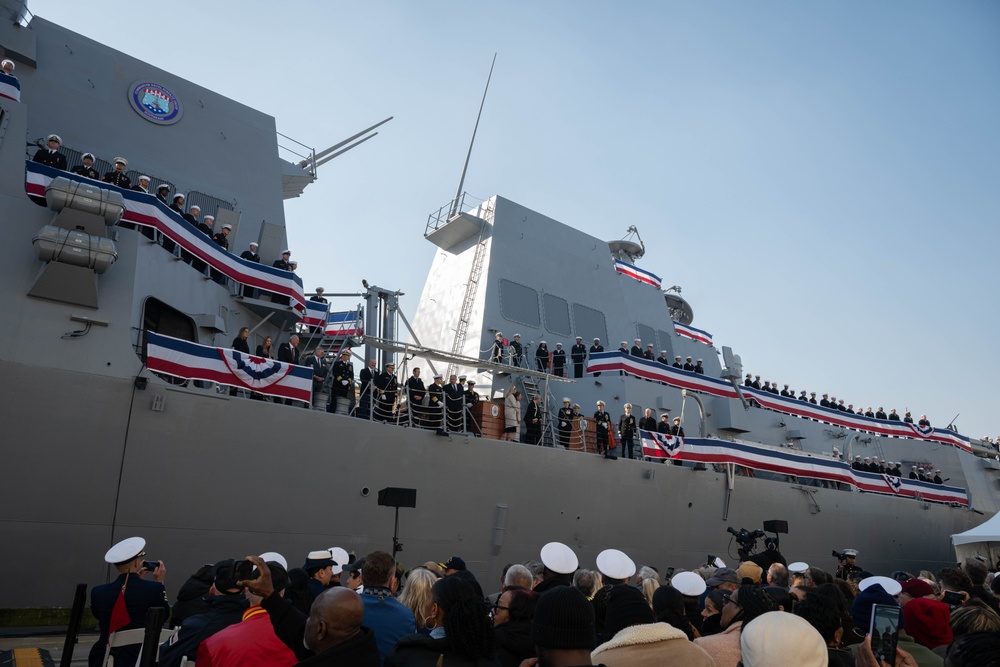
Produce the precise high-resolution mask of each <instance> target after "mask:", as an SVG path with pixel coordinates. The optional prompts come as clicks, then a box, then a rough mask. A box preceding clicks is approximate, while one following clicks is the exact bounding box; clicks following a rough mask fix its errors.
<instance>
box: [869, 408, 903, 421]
mask: <svg viewBox="0 0 1000 667" xmlns="http://www.w3.org/2000/svg"><path fill="white" fill-rule="evenodd" d="M868 416H871V415H868ZM874 417H875V419H889V415H887V414H885V408H883V407H882V406H879V409H878V410H877V411H876V412H875V415H874ZM896 419H899V417H896Z"/></svg>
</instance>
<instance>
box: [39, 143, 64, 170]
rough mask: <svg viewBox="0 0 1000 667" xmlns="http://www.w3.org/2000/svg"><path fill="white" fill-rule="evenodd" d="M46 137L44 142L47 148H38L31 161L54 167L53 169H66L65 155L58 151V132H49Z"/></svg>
mask: <svg viewBox="0 0 1000 667" xmlns="http://www.w3.org/2000/svg"><path fill="white" fill-rule="evenodd" d="M45 139H46V144H47V145H48V148H39V149H38V150H37V151H36V152H35V157H33V158H32V162H37V163H38V164H44V165H45V166H47V167H54V168H55V169H62V170H64V171H65V169H66V156H65V155H63V154H62V153H60V152H59V147H60V146H61V145H62V139H61V138H60V137H59V135H58V134H50V135H49V136H48V137H46V138H45Z"/></svg>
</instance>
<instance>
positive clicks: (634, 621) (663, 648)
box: [590, 585, 715, 667]
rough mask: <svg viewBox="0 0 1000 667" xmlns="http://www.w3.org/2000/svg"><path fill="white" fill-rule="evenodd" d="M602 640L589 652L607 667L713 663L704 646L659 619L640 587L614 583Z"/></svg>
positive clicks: (710, 666) (706, 665)
mask: <svg viewBox="0 0 1000 667" xmlns="http://www.w3.org/2000/svg"><path fill="white" fill-rule="evenodd" d="M604 637H605V638H606V639H605V642H604V643H603V644H601V645H600V646H598V647H597V648H596V649H594V651H593V652H592V653H591V654H590V657H591V659H592V660H594V661H595V662H600V663H602V664H605V665H607V666H608V667H654V666H659V665H685V667H714V665H715V662H714V661H713V660H712V658H711V657H709V655H708V653H706V652H705V650H704V649H702V648H700V647H698V646H695V645H694V644H692V643H691V641H690V640H689V639H688V637H687V635H686V634H685V633H684V631H683V630H679V629H677V628H675V627H674V626H672V625H670V624H669V623H658V622H656V618H655V617H654V616H653V610H652V609H650V607H649V604H647V603H646V598H645V597H644V596H643V594H642V592H641V591H639V589H637V588H634V587H632V586H624V585H619V586H614V587H613V588H612V589H611V595H610V596H609V598H608V609H607V618H606V619H605V622H604Z"/></svg>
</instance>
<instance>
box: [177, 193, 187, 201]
mask: <svg viewBox="0 0 1000 667" xmlns="http://www.w3.org/2000/svg"><path fill="white" fill-rule="evenodd" d="M178 199H187V197H186V196H185V195H184V193H183V192H175V193H174V201H177V200H178Z"/></svg>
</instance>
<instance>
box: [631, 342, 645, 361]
mask: <svg viewBox="0 0 1000 667" xmlns="http://www.w3.org/2000/svg"><path fill="white" fill-rule="evenodd" d="M629 354H631V355H632V356H633V357H639V358H640V359H641V358H642V339H640V338H636V339H635V345H633V346H632V349H631V350H629Z"/></svg>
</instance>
